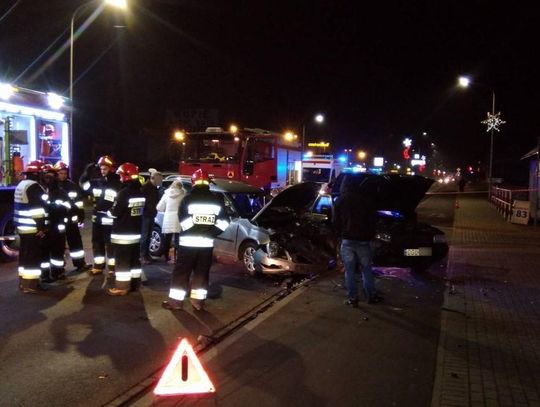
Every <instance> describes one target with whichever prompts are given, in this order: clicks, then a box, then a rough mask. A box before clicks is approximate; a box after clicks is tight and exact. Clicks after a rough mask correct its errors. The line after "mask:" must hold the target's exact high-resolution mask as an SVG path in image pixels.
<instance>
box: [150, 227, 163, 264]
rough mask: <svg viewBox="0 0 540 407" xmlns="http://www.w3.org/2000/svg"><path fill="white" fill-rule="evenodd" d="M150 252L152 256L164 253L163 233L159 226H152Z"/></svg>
mask: <svg viewBox="0 0 540 407" xmlns="http://www.w3.org/2000/svg"><path fill="white" fill-rule="evenodd" d="M148 252H149V253H150V256H155V257H159V256H161V255H162V254H163V234H162V233H161V228H160V227H159V226H154V227H153V228H152V233H150V242H149V243H148Z"/></svg>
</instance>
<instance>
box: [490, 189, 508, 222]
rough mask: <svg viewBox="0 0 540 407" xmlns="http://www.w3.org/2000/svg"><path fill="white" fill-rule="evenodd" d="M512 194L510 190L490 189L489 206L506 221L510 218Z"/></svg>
mask: <svg viewBox="0 0 540 407" xmlns="http://www.w3.org/2000/svg"><path fill="white" fill-rule="evenodd" d="M512 193H513V190H512V189H505V188H499V187H492V188H491V196H490V202H491V205H492V206H493V207H494V208H495V209H497V212H499V213H500V214H501V215H502V216H503V217H504V218H505V219H506V220H508V221H509V220H510V217H511V216H512Z"/></svg>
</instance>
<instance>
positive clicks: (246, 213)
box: [227, 192, 264, 219]
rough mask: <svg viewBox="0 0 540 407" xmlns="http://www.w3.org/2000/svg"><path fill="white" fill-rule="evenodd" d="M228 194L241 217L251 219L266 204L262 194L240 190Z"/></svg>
mask: <svg viewBox="0 0 540 407" xmlns="http://www.w3.org/2000/svg"><path fill="white" fill-rule="evenodd" d="M227 196H228V198H229V199H230V200H231V201H232V202H233V204H234V208H235V209H236V211H237V212H238V214H239V215H240V217H241V218H247V219H251V218H252V217H253V216H255V214H256V213H257V212H259V211H260V210H261V209H262V207H263V206H264V197H263V195H262V194H248V193H244V192H238V193H229V194H227Z"/></svg>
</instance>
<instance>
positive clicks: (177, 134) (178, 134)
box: [174, 130, 186, 141]
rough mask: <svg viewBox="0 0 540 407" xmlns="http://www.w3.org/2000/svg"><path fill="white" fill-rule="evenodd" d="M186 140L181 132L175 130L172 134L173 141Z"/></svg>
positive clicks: (184, 134)
mask: <svg viewBox="0 0 540 407" xmlns="http://www.w3.org/2000/svg"><path fill="white" fill-rule="evenodd" d="M185 138H186V133H184V132H183V131H182V130H177V131H175V132H174V139H175V140H176V141H184V140H185Z"/></svg>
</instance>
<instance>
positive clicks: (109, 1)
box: [69, 0, 127, 165]
mask: <svg viewBox="0 0 540 407" xmlns="http://www.w3.org/2000/svg"><path fill="white" fill-rule="evenodd" d="M99 1H100V0H92V1H89V2H87V3H83V4H81V5H80V6H79V7H77V8H76V9H75V11H74V12H73V14H72V15H71V23H70V36H69V100H70V101H71V109H70V111H69V165H72V161H73V160H72V158H73V110H74V104H73V60H74V59H73V53H74V45H75V36H74V28H75V19H76V18H77V14H78V13H79V11H81V10H82V9H83V8H86V7H88V6H90V5H92V4H95V3H98V2H99ZM105 5H110V6H114V7H116V8H119V9H121V10H125V9H127V0H103V3H102V4H101V6H100V7H99V8H98V9H97V10H96V13H97V14H99V13H101V11H102V9H103V7H104V6H105Z"/></svg>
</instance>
